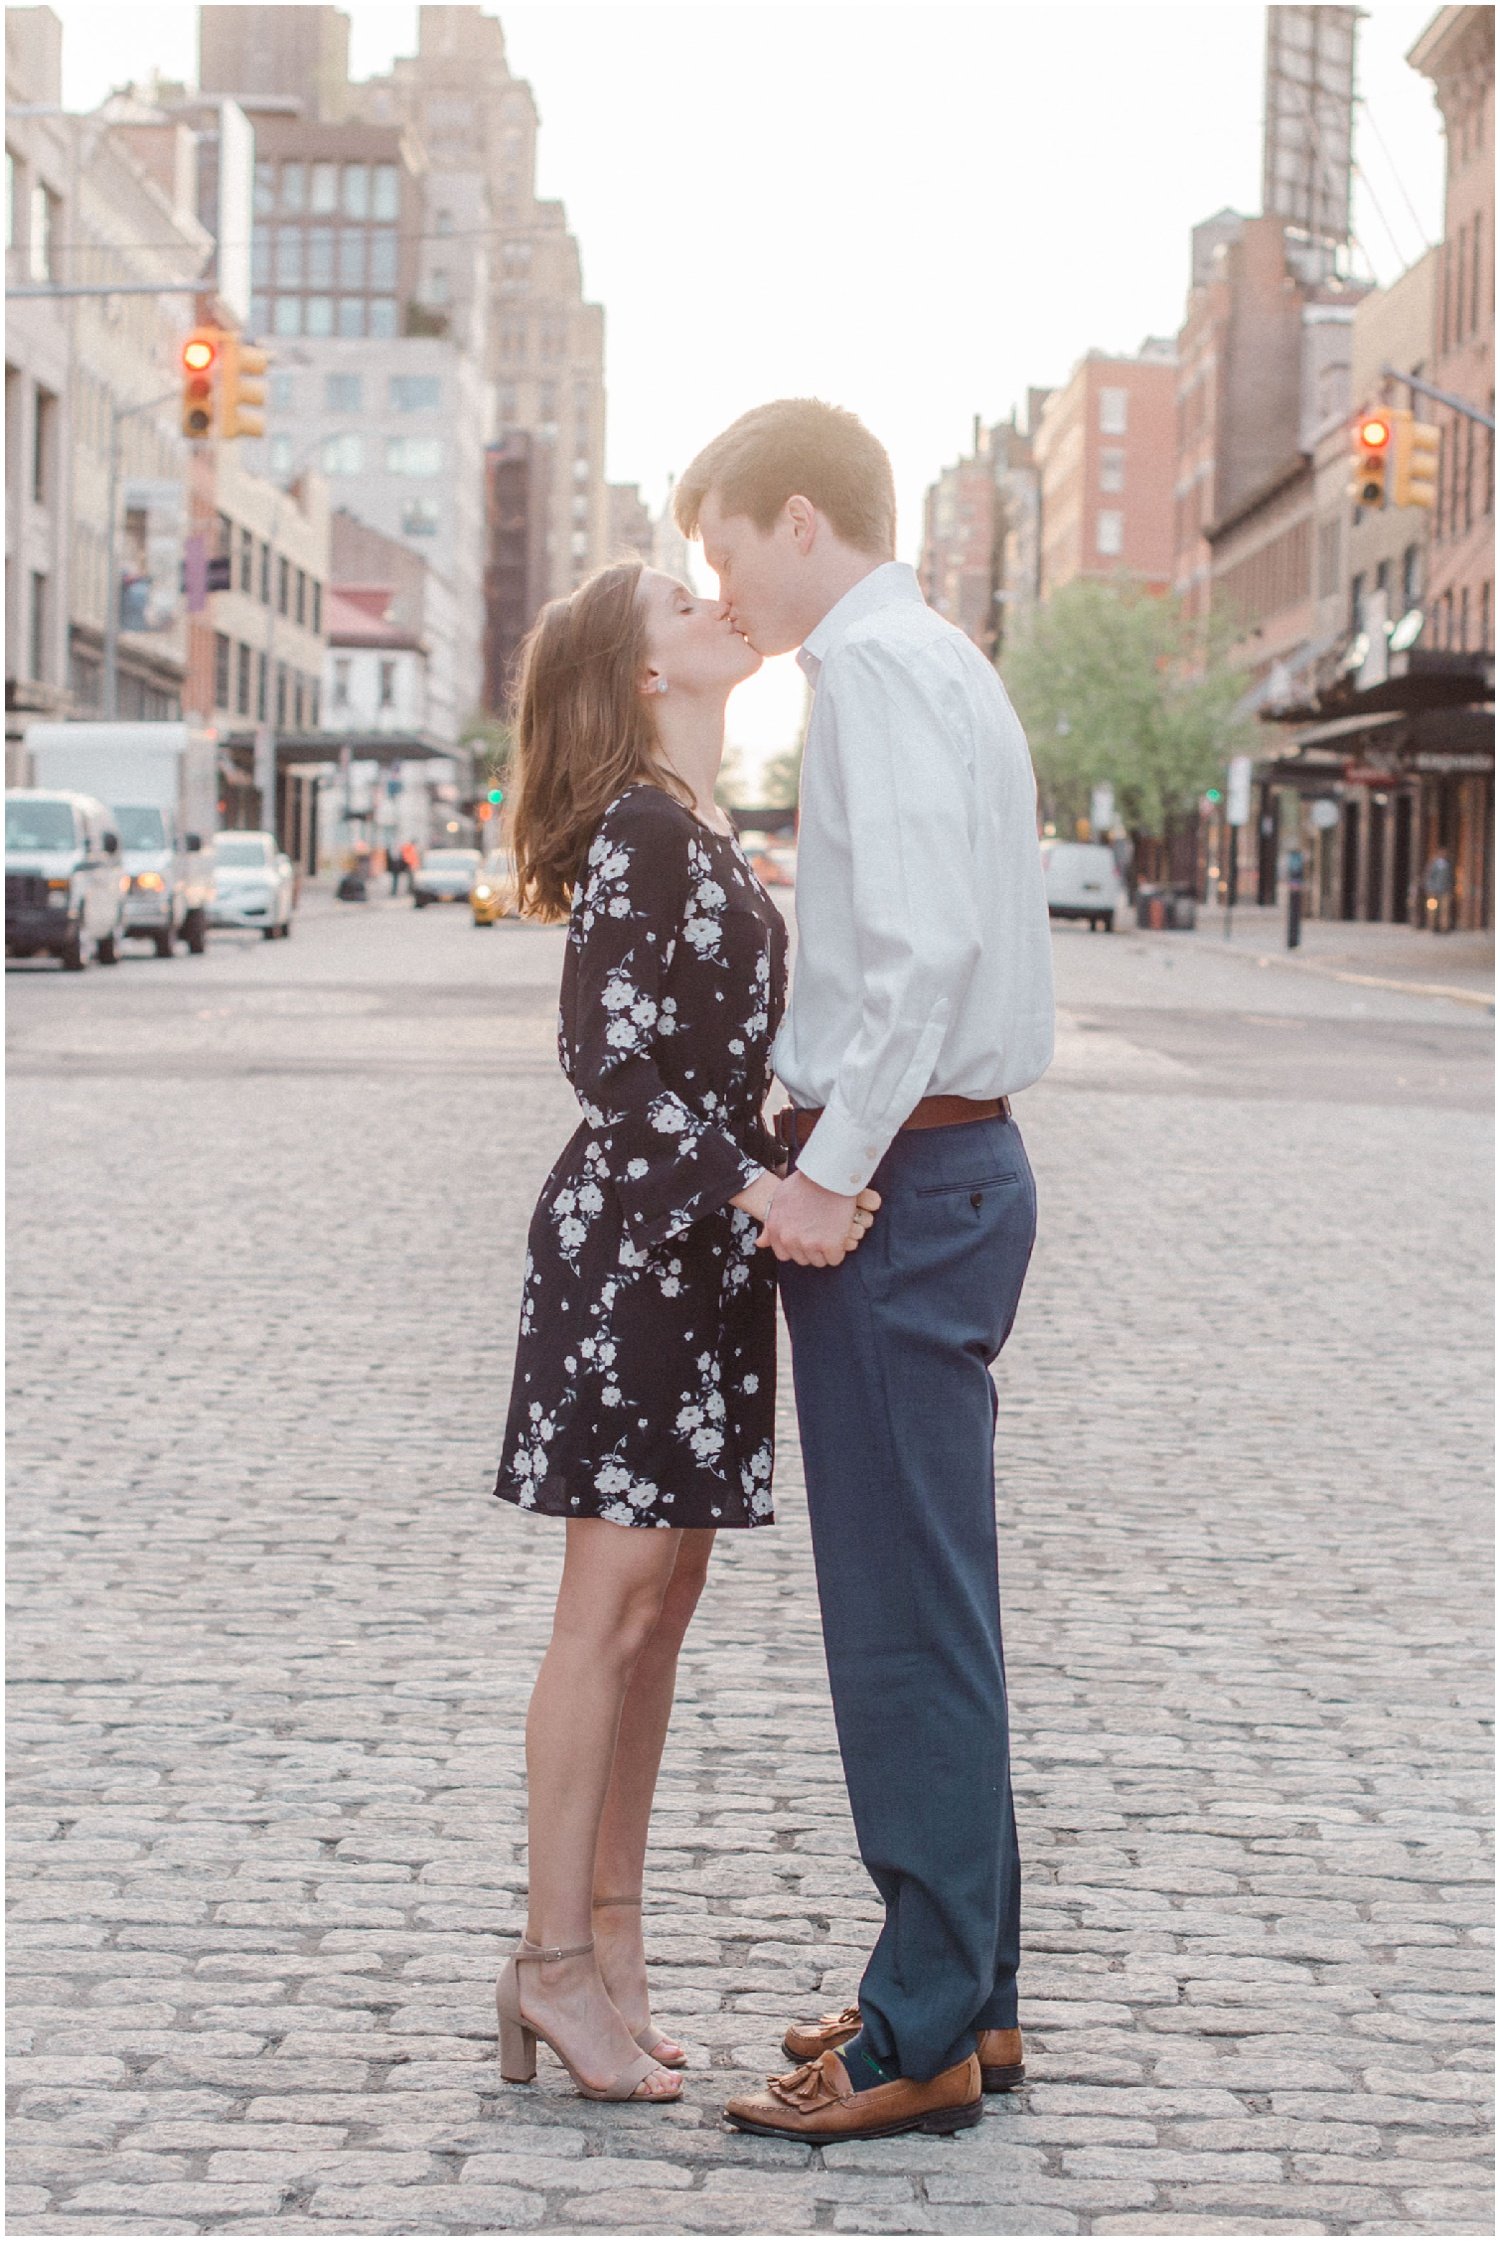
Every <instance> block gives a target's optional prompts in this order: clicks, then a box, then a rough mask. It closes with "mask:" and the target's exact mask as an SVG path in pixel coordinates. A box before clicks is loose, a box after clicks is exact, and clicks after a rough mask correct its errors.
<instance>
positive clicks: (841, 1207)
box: [756, 1172, 880, 1268]
mask: <svg viewBox="0 0 1500 2241" xmlns="http://www.w3.org/2000/svg"><path fill="white" fill-rule="evenodd" d="M879 1205H880V1193H879V1191H877V1190H871V1189H869V1188H868V1187H866V1188H865V1189H864V1190H862V1191H861V1192H860V1193H859V1194H858V1196H857V1197H854V1198H844V1197H842V1196H841V1195H840V1194H839V1193H838V1192H836V1191H826V1190H824V1188H823V1186H822V1185H821V1183H815V1182H813V1181H812V1179H811V1177H810V1176H807V1175H803V1174H799V1173H795V1172H794V1173H793V1174H791V1175H788V1176H787V1177H786V1179H785V1181H784V1182H780V1183H778V1184H777V1185H776V1188H775V1190H774V1192H773V1193H772V1195H771V1200H770V1203H769V1206H768V1207H767V1209H766V1212H765V1215H764V1217H763V1222H762V1228H761V1233H760V1236H759V1238H758V1239H757V1241H756V1242H757V1244H760V1245H766V1246H769V1247H770V1249H771V1251H772V1252H773V1253H774V1254H775V1255H776V1258H777V1259H778V1260H779V1261H798V1262H800V1263H801V1264H802V1265H803V1266H804V1267H808V1268H837V1267H838V1265H839V1263H840V1261H842V1260H843V1259H844V1257H845V1255H846V1254H848V1253H852V1252H855V1251H857V1250H858V1247H859V1245H860V1242H861V1240H862V1239H863V1238H864V1237H865V1236H867V1235H868V1233H869V1229H870V1225H871V1224H872V1222H873V1221H874V1219H875V1215H876V1211H877V1209H878V1208H879Z"/></svg>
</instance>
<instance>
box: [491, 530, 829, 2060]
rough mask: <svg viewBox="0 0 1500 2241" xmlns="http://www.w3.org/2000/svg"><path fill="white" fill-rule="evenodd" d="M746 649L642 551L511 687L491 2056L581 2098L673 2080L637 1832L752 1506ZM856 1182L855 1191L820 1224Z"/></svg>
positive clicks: (764, 1379)
mask: <svg viewBox="0 0 1500 2241" xmlns="http://www.w3.org/2000/svg"><path fill="white" fill-rule="evenodd" d="M759 666H760V657H759V655H758V654H756V653H754V652H753V651H752V649H751V648H750V647H749V646H748V645H747V643H746V641H745V639H744V638H743V637H742V636H740V634H739V633H738V632H737V631H735V630H734V629H732V628H731V626H730V624H729V621H728V618H727V614H726V613H725V610H724V608H723V606H722V604H721V603H720V602H719V601H717V600H708V599H700V598H697V597H695V596H694V594H693V593H692V592H691V591H689V590H688V589H687V588H686V586H684V585H682V584H680V583H676V582H674V581H673V579H672V578H671V577H669V576H665V575H662V574H660V573H658V572H657V571H656V570H655V569H649V568H642V567H641V566H640V565H639V563H630V564H627V565H624V566H619V567H613V568H608V569H605V570H604V571H602V572H601V573H600V574H598V575H596V576H594V577H593V578H592V579H590V581H589V582H587V583H585V584H584V585H583V586H582V587H581V588H580V589H579V590H577V591H575V592H574V593H573V595H572V597H571V598H568V599H564V600H558V601H554V602H553V603H552V604H551V605H550V606H549V607H547V608H546V609H545V610H544V612H543V614H542V616H541V619H540V620H539V622H538V623H537V625H536V627H535V628H534V630H533V631H532V633H531V636H530V638H529V639H528V641H527V645H526V649H525V653H524V658H523V665H522V675H521V683H520V696H519V709H518V723H517V742H518V745H517V752H518V761H519V801H518V805H517V808H516V813H515V821H514V848H515V856H516V866H517V879H518V891H519V898H520V904H521V909H522V911H523V913H525V914H526V915H529V916H531V917H534V918H541V919H549V918H553V919H555V918H561V917H564V916H567V918H568V941H567V948H566V952H565V957H564V965H563V980H562V995H561V1017H560V1034H559V1048H560V1052H561V1055H562V1060H563V1065H564V1068H565V1070H566V1072H567V1074H568V1077H569V1080H570V1081H571V1083H572V1086H573V1089H574V1091H575V1092H576V1094H577V1097H578V1100H579V1103H580V1106H581V1107H582V1113H583V1118H582V1120H581V1122H580V1124H579V1126H578V1128H577V1130H576V1131H575V1133H574V1134H573V1136H572V1137H571V1138H570V1140H569V1142H568V1143H567V1145H566V1147H565V1148H564V1150H563V1152H562V1154H561V1157H560V1158H559V1159H558V1161H557V1163H556V1165H555V1166H554V1167H553V1169H552V1172H551V1174H550V1175H549V1176H548V1178H547V1181H546V1183H545V1185H544V1187H543V1190H542V1194H541V1197H540V1199H539V1201H538V1203H537V1207H536V1211H535V1214H534V1216H533V1218H532V1222H531V1226H530V1231H529V1234H528V1239H527V1254H526V1262H525V1269H524V1275H523V1282H522V1302H521V1330H520V1341H519V1345H518V1349H517V1354H516V1363H515V1371H514V1376H513V1380H512V1386H511V1398H510V1409H509V1415H508V1419H507V1423H506V1428H505V1440H504V1449H503V1454H502V1459H501V1463H500V1469H499V1474H498V1477H497V1480H496V1485H495V1492H496V1494H497V1495H499V1496H500V1497H501V1498H502V1499H504V1500H507V1501H510V1502H514V1503H517V1504H518V1505H519V1506H520V1507H521V1508H522V1509H525V1510H530V1511H532V1512H534V1513H538V1514H541V1515H545V1516H550V1517H556V1518H559V1519H560V1520H561V1521H562V1523H563V1530H564V1533H565V1536H566V1538H565V1547H564V1557H563V1571H562V1582H561V1585H560V1588H559V1590H558V1597H557V1608H556V1613H555V1616H554V1620H553V1628H552V1638H551V1642H550V1644H549V1646H548V1649H547V1653H546V1656H545V1658H544V1659H543V1661H542V1666H541V1671H540V1673H539V1674H538V1676H537V1680H536V1685H535V1688H534V1690H533V1693H532V1698H531V1706H530V1710H529V1713H528V1716H527V1723H526V1768H527V1814H528V1827H527V1841H528V1859H529V1876H528V1884H529V1889H528V1899H527V1924H526V1935H525V1938H524V1939H523V1940H522V1942H521V1943H520V1944H519V1945H518V1946H517V1947H516V1949H515V1952H514V1954H513V1956H512V1958H511V1959H510V1960H509V1961H508V1962H507V1964H506V1966H505V1969H504V1972H503V1974H502V1976H501V1979H500V1983H499V1985H498V1987H497V1993H496V1998H497V2006H498V2012H499V2019H500V2045H501V2061H502V2070H503V2074H504V2076H505V2077H507V2078H509V2079H512V2080H523V2081H524V2080H525V2079H527V2078H529V2077H531V2076H532V2075H533V2073H534V2070H535V2042H536V2040H537V2039H538V2038H543V2039H545V2040H546V2041H547V2042H548V2044H549V2045H550V2046H551V2047H552V2048H553V2050H554V2052H555V2053H556V2054H558V2055H559V2056H560V2058H561V2059H562V2061H563V2062H564V2063H565V2064H566V2066H567V2067H568V2069H569V2070H570V2072H571V2073H572V2076H573V2078H574V2081H575V2083H576V2084H577V2085H578V2087H579V2090H580V2091H581V2092H583V2093H585V2094H588V2095H590V2096H592V2097H593V2098H596V2099H604V2100H625V2099H634V2100H650V2101H666V2100H672V2099H675V2098H676V2097H677V2096H678V2094H679V2093H680V2091H681V2081H680V2079H678V2078H676V2077H675V2076H673V2075H672V2073H673V2072H674V2071H675V2070H678V2069H681V2068H682V2067H683V2066H684V2064H685V2061H686V2056H685V2054H684V2052H683V2049H682V2048H681V2047H680V2046H679V2045H678V2044H677V2043H676V2041H674V2040H673V2039H670V2038H669V2037H667V2035H666V2034H665V2033H664V2032H663V2031H661V2030H659V2029H658V2028H657V2027H656V2026H655V2025H654V2024H653V2023H652V2021H651V2016H650V2004H649V1997H648V1991H647V1983H646V1965H645V1948H644V1941H643V1935H642V1928H641V1918H640V1908H641V1903H642V1880H643V1875H644V1869H645V1853H646V1842H647V1829H648V1824H649V1820H650V1814H651V1803H652V1797H653V1794H654V1791H655V1786H656V1776H657V1769H658V1766H659V1763H660V1759H661V1751H662V1744H663V1740H664V1737H665V1733H666V1727H667V1721H668V1717H669V1715H670V1712H671V1706H672V1694H673V1686H674V1679H675V1673H676V1664H677V1653H678V1650H679V1648H680V1646H681V1642H682V1638H683V1635H684V1633H685V1631H686V1628H687V1625H688V1622H689V1621H690V1619H691V1618H692V1615H693V1611H694V1608H695V1607H696V1604H697V1601H698V1597H699V1594H700V1591H701V1589H702V1587H703V1583H704V1577H705V1573H706V1570H707V1566H708V1561H709V1556H710V1552H711V1550H712V1547H713V1541H714V1535H715V1533H716V1532H717V1531H718V1530H719V1528H720V1527H725V1528H736V1527H745V1528H749V1527H757V1526H762V1525H769V1524H770V1523H771V1522H772V1506H771V1472H772V1432H773V1410H774V1405H775V1381H776V1353H775V1297H776V1285H775V1264H774V1261H773V1260H772V1258H771V1256H770V1255H769V1254H768V1253H762V1252H758V1250H757V1247H758V1244H759V1240H760V1236H761V1231H762V1226H763V1223H764V1220H765V1216H766V1214H767V1212H768V1209H769V1206H770V1203H771V1199H772V1196H773V1194H774V1193H775V1192H776V1191H777V1190H778V1189H779V1188H783V1187H785V1186H784V1185H782V1184H781V1183H780V1182H779V1180H778V1178H777V1176H776V1174H775V1173H774V1172H773V1162H774V1160H775V1157H776V1148H775V1140H774V1137H773V1136H772V1134H771V1132H770V1131H769V1129H768V1128H767V1126H766V1123H765V1119H764V1117H763V1113H762V1106H763V1103H764V1100H765V1096H766V1092H767V1089H768V1087H769V1082H770V1046H771V1038H772V1036H773V1034H774V1033H775V1030H776V1027H777V1025H778V1023H779V1021H780V1018H781V1014H782V1009H783V1001H784V987H785V974H786V947H787V937H786V929H785V925H784V922H783V920H782V918H781V914H780V912H779V911H778V910H777V908H776V906H775V904H774V903H773V902H772V901H771V899H770V897H769V896H768V895H767V894H766V892H765V890H764V889H763V888H762V887H761V885H760V883H759V881H758V880H757V879H756V877H755V875H754V873H753V872H752V871H751V869H750V866H749V863H748V861H747V859H746V857H745V855H744V853H743V851H742V850H741V848H740V845H739V842H738V840H737V838H736V837H735V834H734V830H733V827H732V825H731V824H730V823H729V822H728V820H727V819H726V818H725V816H724V814H723V812H722V811H721V810H720V809H719V808H718V807H717V806H716V804H715V801H714V785H715V781H716V779H717V776H718V772H719V766H720V762H721V760H722V756H723V751H724V710H725V703H726V701H727V699H728V696H729V693H730V691H731V689H732V688H733V687H734V686H735V685H736V684H738V683H739V682H740V681H741V680H742V679H743V678H745V677H748V676H750V675H751V674H753V672H754V671H755V670H756V669H758V668H759ZM869 1220H870V1209H869V1207H868V1206H866V1207H859V1208H856V1207H854V1206H851V1208H850V1215H849V1219H848V1220H846V1222H845V1234H846V1236H849V1237H850V1238H851V1241H852V1237H853V1236H854V1235H857V1234H859V1233H862V1231H863V1230H864V1228H865V1227H866V1226H867V1224H868V1222H869Z"/></svg>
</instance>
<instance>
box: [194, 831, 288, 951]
mask: <svg viewBox="0 0 1500 2241" xmlns="http://www.w3.org/2000/svg"><path fill="white" fill-rule="evenodd" d="M296 886H297V875H296V873H295V871H294V870H293V869H292V861H291V858H290V857H289V856H284V855H283V854H282V853H281V851H280V849H279V848H278V847H277V846H276V837H275V835H274V833H220V834H219V835H218V836H217V838H216V839H215V841H214V895H213V901H212V902H211V903H210V904H209V906H208V922H209V924H210V926H241V927H246V928H251V929H253V928H256V927H258V928H259V930H260V933H261V936H262V938H263V939H264V940H266V941H268V942H273V941H277V940H281V941H285V940H286V938H287V936H288V935H289V934H290V933H291V930H292V911H293V909H294V907H295V904H296Z"/></svg>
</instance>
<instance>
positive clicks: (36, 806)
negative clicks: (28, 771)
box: [5, 787, 129, 973]
mask: <svg viewBox="0 0 1500 2241" xmlns="http://www.w3.org/2000/svg"><path fill="white" fill-rule="evenodd" d="M128 886H129V880H128V879H127V877H126V875H125V873H124V872H123V871H122V870H121V868H120V836H119V833H118V832H117V831H116V829H115V822H114V818H113V817H112V815H111V814H110V812H109V810H107V809H106V808H105V806H104V804H103V802H102V801H96V800H95V799H94V797H93V795H92V794H74V793H67V792H63V791H62V790H60V789H59V790H58V791H56V792H44V791H43V790H42V789H41V788H40V787H17V788H15V789H14V790H13V791H12V790H10V789H7V792H6V796H5V954H6V956H7V957H37V956H44V957H56V958H59V959H60V960H61V962H62V965H63V969H64V970H65V971H66V972H70V973H78V972H82V970H83V968H84V966H85V965H86V964H87V963H88V961H89V957H90V954H92V955H93V956H94V957H95V958H96V959H97V960H98V962H99V963H100V964H101V965H114V964H117V963H118V962H119V956H120V940H121V937H122V935H123V934H124V931H125V892H126V889H127V887H128Z"/></svg>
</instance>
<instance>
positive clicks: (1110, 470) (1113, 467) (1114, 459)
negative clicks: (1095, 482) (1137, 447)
mask: <svg viewBox="0 0 1500 2241" xmlns="http://www.w3.org/2000/svg"><path fill="white" fill-rule="evenodd" d="M1099 488H1100V489H1101V490H1104V491H1111V490H1123V489H1124V488H1125V454H1124V452H1123V451H1101V452H1100V454H1099Z"/></svg>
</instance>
